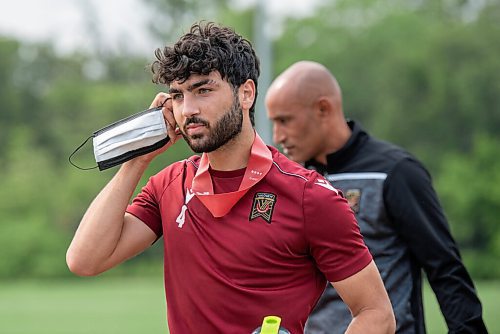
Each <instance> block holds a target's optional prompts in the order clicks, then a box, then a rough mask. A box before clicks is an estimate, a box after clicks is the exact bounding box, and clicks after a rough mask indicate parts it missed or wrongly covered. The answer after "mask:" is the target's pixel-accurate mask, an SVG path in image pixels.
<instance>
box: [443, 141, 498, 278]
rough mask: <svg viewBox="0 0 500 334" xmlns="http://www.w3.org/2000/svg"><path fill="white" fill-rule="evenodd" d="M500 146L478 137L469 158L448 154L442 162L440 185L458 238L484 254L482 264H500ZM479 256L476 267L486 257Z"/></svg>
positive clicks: (487, 268)
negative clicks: (499, 148) (499, 152)
mask: <svg viewBox="0 0 500 334" xmlns="http://www.w3.org/2000/svg"><path fill="white" fill-rule="evenodd" d="M499 144H500V140H499V139H494V138H492V137H489V136H487V135H478V136H477V137H476V138H475V140H474V143H473V147H472V149H471V151H470V152H468V153H467V154H460V153H450V154H447V155H446V156H445V157H444V159H443V160H442V164H443V167H442V170H443V171H445V172H443V173H442V174H440V177H439V179H437V183H436V185H437V187H438V188H439V189H440V192H441V195H442V200H443V205H444V207H445V208H446V210H447V212H448V215H449V221H450V225H451V227H452V230H453V232H454V233H455V236H456V237H457V238H458V240H460V242H461V243H462V244H463V245H464V247H466V248H469V249H474V250H476V253H477V252H481V253H484V255H485V257H484V259H483V261H482V262H481V264H486V263H488V262H490V263H491V264H493V263H495V262H496V263H498V261H499V260H500V225H499V224H498V212H499V211H500V187H498V184H500V160H499V159H498V154H497V153H498V145H499ZM486 254H487V256H486ZM477 255H479V254H476V256H474V261H471V262H475V263H476V262H477V260H478V259H480V258H481V257H482V256H477ZM497 267H498V266H484V269H486V270H488V271H490V272H491V271H492V270H493V268H497ZM477 269H478V270H480V268H479V267H478V268H477ZM497 269H498V268H497ZM483 271H484V270H483ZM496 274H500V271H499V270H497V272H496ZM482 275H483V276H484V275H485V273H484V272H482Z"/></svg>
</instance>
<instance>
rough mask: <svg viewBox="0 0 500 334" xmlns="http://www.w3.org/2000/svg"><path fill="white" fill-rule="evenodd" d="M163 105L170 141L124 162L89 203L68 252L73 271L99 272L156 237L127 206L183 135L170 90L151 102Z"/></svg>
mask: <svg viewBox="0 0 500 334" xmlns="http://www.w3.org/2000/svg"><path fill="white" fill-rule="evenodd" d="M160 105H162V106H163V115H164V118H165V123H166V126H167V132H168V136H169V137H170V141H169V142H168V143H167V144H166V145H165V146H163V147H162V148H160V149H158V150H156V151H154V152H151V153H148V154H145V155H142V156H139V157H137V158H135V159H132V160H130V161H127V162H125V163H124V164H123V165H122V166H121V167H120V169H119V170H118V172H117V173H116V175H115V176H114V177H113V178H112V179H111V181H110V182H109V183H108V184H107V185H106V186H105V187H104V189H102V190H101V192H100V193H99V194H98V195H97V197H96V198H95V199H94V201H93V202H92V203H91V204H90V206H89V208H88V209H87V212H86V213H85V215H84V216H83V218H82V221H81V222H80V225H79V227H78V229H77V231H76V233H75V236H74V237H73V240H72V242H71V244H70V246H69V248H68V251H67V253H66V262H67V264H68V267H69V269H70V270H71V271H72V272H73V273H75V274H77V275H81V276H93V275H98V274H100V273H102V272H104V271H106V270H108V269H110V268H112V267H114V266H116V265H117V264H119V263H121V262H123V261H125V260H126V259H128V258H131V257H133V256H135V255H137V254H139V253H140V252H142V251H143V250H144V249H146V248H147V247H149V246H151V244H152V243H153V242H154V241H155V240H156V239H157V235H156V234H155V233H154V232H153V231H152V230H151V229H150V228H149V227H148V226H147V225H145V224H144V223H142V221H141V220H139V219H138V218H137V217H135V216H133V215H131V214H129V213H126V212H125V210H126V209H127V206H128V204H129V202H130V198H131V197H132V195H133V193H134V191H135V188H136V187H137V184H138V183H139V180H140V179H141V177H142V175H143V173H144V171H145V170H146V168H147V167H148V166H149V163H150V162H151V161H152V160H153V159H154V158H155V157H156V156H157V155H159V154H161V153H163V152H164V151H166V150H167V149H168V148H169V147H170V146H171V145H173V144H174V143H175V142H176V141H177V139H179V138H180V137H181V136H180V134H179V133H178V132H177V131H176V130H175V128H176V123H175V119H174V116H173V110H172V102H171V100H170V99H169V95H168V94H166V93H158V94H157V95H156V97H155V99H154V100H153V102H152V103H151V107H156V106H160Z"/></svg>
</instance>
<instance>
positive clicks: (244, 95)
mask: <svg viewBox="0 0 500 334" xmlns="http://www.w3.org/2000/svg"><path fill="white" fill-rule="evenodd" d="M255 93H256V92H255V82H253V80H252V79H248V80H247V81H245V82H244V83H243V84H241V86H240V88H239V90H238V96H239V99H240V104H241V107H242V108H243V109H250V108H251V107H252V105H253V103H254V101H255Z"/></svg>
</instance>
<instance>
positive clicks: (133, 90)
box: [0, 0, 500, 279]
mask: <svg viewBox="0 0 500 334" xmlns="http://www.w3.org/2000/svg"><path fill="white" fill-rule="evenodd" d="M327 2H328V1H324V3H325V4H323V5H321V6H319V7H318V8H317V9H316V12H315V13H314V15H312V16H310V17H306V18H288V19H286V20H284V21H283V22H275V23H273V25H271V28H272V30H273V35H272V38H273V41H272V43H273V44H272V45H273V55H274V57H273V61H272V62H273V63H272V68H273V69H274V73H273V74H272V76H273V77H274V76H275V75H276V74H277V73H279V72H280V71H282V70H283V69H284V68H285V67H287V66H288V65H290V64H291V63H292V62H295V61H297V60H301V59H309V60H315V61H318V62H321V63H323V64H325V65H326V66H327V67H328V68H329V69H330V70H331V71H332V72H333V73H334V74H335V75H336V77H337V79H338V81H339V83H340V85H341V87H342V89H343V94H344V109H345V112H346V114H347V116H348V117H350V118H354V119H357V120H358V121H360V122H361V123H362V125H363V126H364V127H365V128H366V129H368V130H369V131H370V132H371V133H372V134H374V135H376V136H378V137H380V138H382V139H386V140H390V141H393V142H395V143H397V144H399V145H401V146H403V147H405V148H407V149H408V150H410V151H411V152H412V153H414V154H415V155H416V156H417V157H419V158H420V159H421V160H422V161H423V162H424V163H425V164H426V165H427V166H428V168H429V170H430V171H431V174H432V175H433V178H434V182H435V185H436V189H437V191H438V194H439V195H440V197H441V200H442V202H443V205H444V207H445V210H446V212H447V215H448V217H449V221H450V225H451V229H452V232H453V234H454V236H455V238H456V239H457V241H458V243H459V245H460V247H461V251H462V255H463V257H464V259H465V262H466V264H467V266H468V267H469V269H470V270H471V274H472V276H473V277H474V278H476V279H493V278H495V279H498V278H500V267H499V266H498V263H500V224H499V219H498V217H497V214H498V213H500V155H499V154H498V152H499V151H498V147H499V146H500V131H499V130H498V129H500V75H499V73H500V43H499V36H500V3H499V1H488V0H482V1H475V0H439V1H436V0H434V1H430V0H420V1H410V0H408V1H405V2H400V3H398V4H394V2H392V1H389V0H387V1H386V0H381V1H376V2H373V1H366V0H365V1H363V0H343V1H335V2H328V4H327ZM144 5H145V6H148V7H150V8H151V17H152V19H151V22H152V23H151V27H150V29H151V32H152V34H153V35H154V36H156V38H157V39H158V45H159V46H160V45H163V44H165V43H170V42H172V41H174V40H175V39H176V38H177V37H178V36H179V35H180V34H181V33H183V32H185V31H186V30H187V29H188V27H189V25H190V24H191V23H192V22H193V21H196V20H200V19H206V20H215V21H218V22H222V23H224V24H227V25H231V26H233V27H234V28H235V29H236V30H237V31H238V32H240V33H242V34H243V35H245V36H246V37H247V38H249V39H250V40H253V39H254V28H253V22H254V19H253V17H254V14H255V13H256V9H255V8H253V7H250V8H247V9H237V7H235V6H234V4H233V3H232V2H231V1H230V0H210V1H196V0H176V1H168V2H165V1H160V0H144ZM238 8H239V7H238ZM103 44H104V43H96V45H101V47H100V48H98V49H96V50H93V51H92V52H89V51H88V50H87V51H86V50H78V51H75V52H73V53H72V54H65V55H61V54H58V53H56V52H55V50H54V48H53V46H52V45H50V44H28V43H26V42H21V41H19V40H15V39H12V38H9V37H6V36H4V37H0V143H1V144H2V145H0V171H1V174H2V175H1V176H2V177H1V178H0V212H1V216H0V217H1V218H0V219H1V221H0V253H1V254H2V256H1V257H0V279H17V278H29V277H36V278H54V277H66V276H71V275H70V273H69V272H68V270H67V268H66V264H65V252H66V248H67V246H68V244H69V242H70V240H71V237H72V235H73V233H74V230H75V228H76V226H77V224H78V223H79V220H80V218H81V216H82V215H83V213H84V211H85V209H86V208H87V206H88V205H89V203H90V201H91V200H92V199H93V198H94V196H95V195H96V194H97V193H98V191H99V190H100V189H101V188H102V186H103V185H104V184H105V183H106V182H107V181H108V180H109V179H110V178H111V177H112V175H113V173H114V172H115V170H116V169H112V170H110V171H105V172H102V173H100V172H97V171H87V172H83V171H80V170H78V169H75V168H73V167H72V166H71V165H69V163H68V161H67V157H68V156H69V154H70V153H71V152H72V151H73V150H74V149H75V148H76V147H77V146H78V145H79V144H80V143H81V142H83V141H84V140H85V139H86V138H87V137H88V136H89V135H91V134H92V132H93V131H95V130H97V129H99V128H101V127H102V126H104V125H106V124H108V123H111V122H113V121H115V120H117V119H120V118H123V117H126V116H128V115H130V114H131V113H134V112H137V111H140V110H143V109H146V108H147V107H148V106H149V103H150V101H151V100H152V98H153V97H154V95H155V94H156V93H157V92H158V91H161V90H162V87H160V86H155V85H154V84H152V83H151V76H150V73H149V72H148V68H147V65H148V64H149V63H150V62H151V61H152V60H153V51H154V50H151V57H149V58H148V57H144V56H138V55H137V54H131V53H128V52H125V51H124V52H111V51H108V50H106V49H105V47H103V46H102V45H103ZM264 93H265V92H264V91H262V90H261V91H260V94H261V95H264ZM258 112H260V113H264V110H260V111H258ZM91 146H92V144H91V143H88V144H87V146H86V147H85V149H84V150H83V151H81V152H80V153H79V154H77V156H76V157H75V158H74V160H75V162H77V163H78V164H79V165H80V166H83V167H88V166H92V165H93V163H94V160H93V155H92V149H91ZM189 155H191V152H190V151H189V149H188V148H187V146H186V145H185V144H183V143H178V144H176V145H175V147H174V149H173V150H171V151H169V152H168V153H167V154H164V155H162V156H161V157H159V158H158V159H157V160H155V161H154V163H153V164H152V166H150V170H149V171H148V173H147V174H148V175H151V174H153V173H154V172H156V171H158V170H159V169H160V168H161V167H162V166H164V165H167V164H169V163H171V162H173V161H175V160H179V159H182V158H184V157H187V156H189ZM145 181H146V177H145V178H144V180H143V182H142V183H141V184H144V182H145ZM160 258H161V247H155V248H154V249H153V250H151V251H148V252H145V253H144V254H143V255H141V256H139V258H138V259H134V260H132V261H129V262H128V263H127V264H126V265H124V266H123V267H121V268H117V269H116V270H114V271H113V272H114V273H116V274H117V275H127V274H128V275H133V274H135V273H138V272H141V273H143V272H144V271H146V272H147V270H148V269H145V268H150V271H151V272H161V260H160ZM157 268H160V270H159V271H158V269H157Z"/></svg>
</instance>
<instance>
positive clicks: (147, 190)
mask: <svg viewBox="0 0 500 334" xmlns="http://www.w3.org/2000/svg"><path fill="white" fill-rule="evenodd" d="M153 180H154V179H153V178H151V179H149V181H148V183H147V184H146V185H145V186H144V187H143V188H142V190H141V192H140V193H139V194H138V195H137V196H136V197H135V198H134V200H133V201H132V204H130V205H129V206H128V207H127V210H126V211H127V212H128V213H130V214H132V215H134V216H136V217H137V218H139V219H140V220H141V221H142V222H143V223H144V224H146V225H147V226H148V227H149V228H150V229H151V230H153V232H154V233H155V234H156V235H157V236H158V237H160V236H162V234H163V230H162V224H161V214H160V209H159V205H158V203H159V201H158V199H157V196H156V192H155V187H154V181H153Z"/></svg>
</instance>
